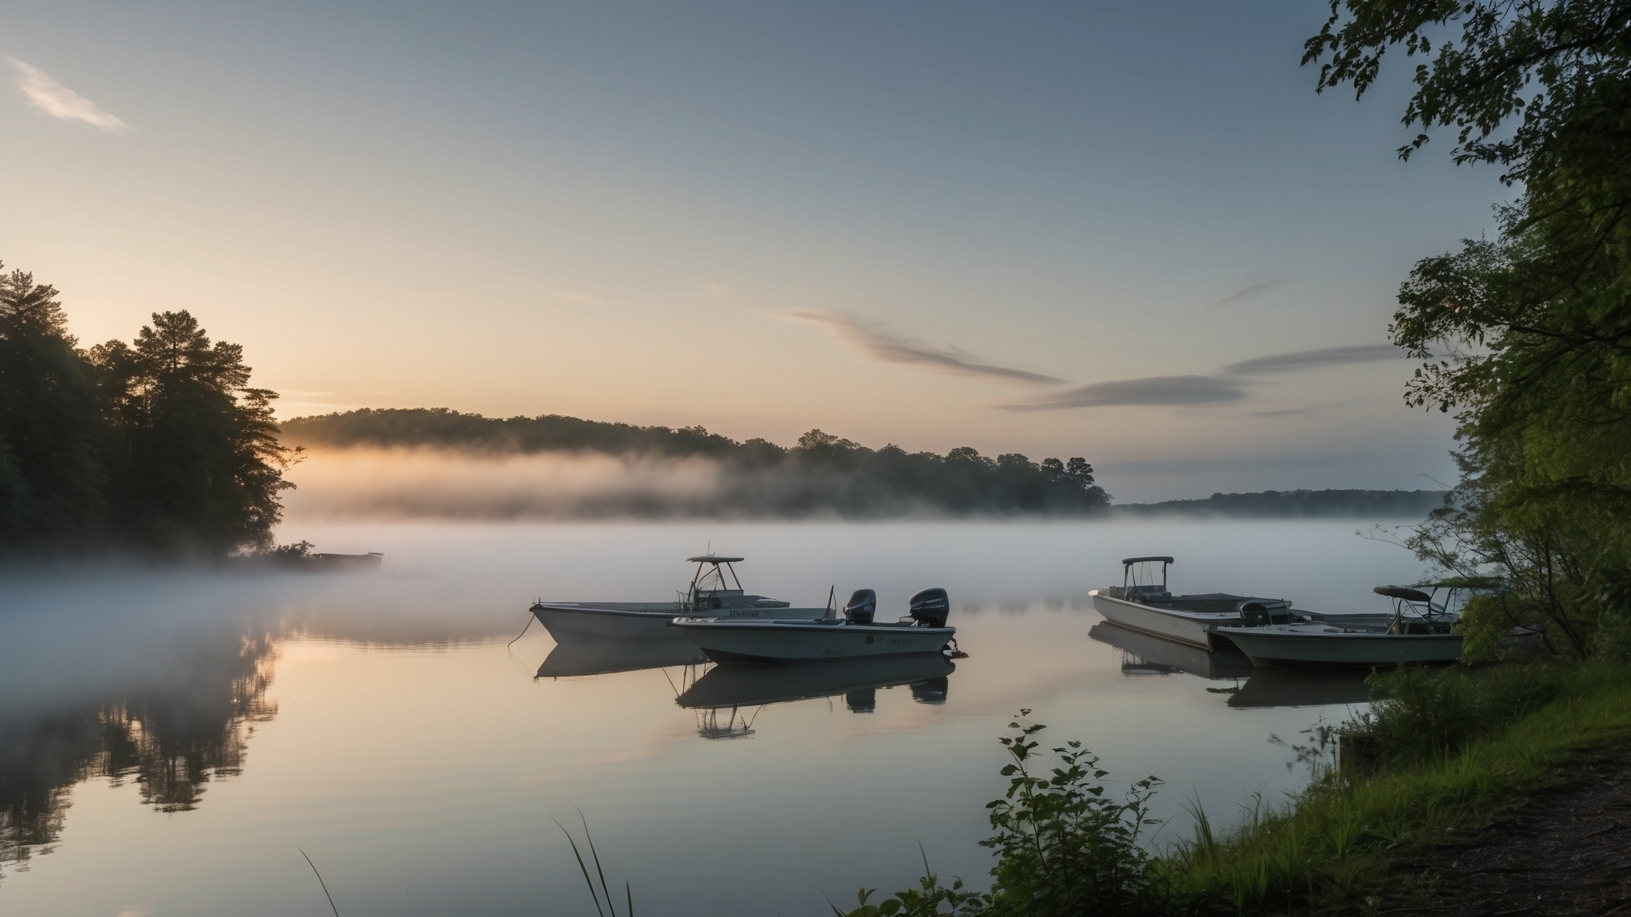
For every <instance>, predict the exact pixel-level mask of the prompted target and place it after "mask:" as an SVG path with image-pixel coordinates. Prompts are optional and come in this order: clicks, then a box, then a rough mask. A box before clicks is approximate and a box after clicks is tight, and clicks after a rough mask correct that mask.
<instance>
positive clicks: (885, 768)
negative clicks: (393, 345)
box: [0, 521, 1421, 917]
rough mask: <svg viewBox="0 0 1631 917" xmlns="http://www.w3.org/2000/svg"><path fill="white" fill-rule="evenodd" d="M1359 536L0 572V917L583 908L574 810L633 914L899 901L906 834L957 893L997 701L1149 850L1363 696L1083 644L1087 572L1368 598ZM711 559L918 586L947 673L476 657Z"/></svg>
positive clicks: (447, 543) (1134, 534) (887, 588)
mask: <svg viewBox="0 0 1631 917" xmlns="http://www.w3.org/2000/svg"><path fill="white" fill-rule="evenodd" d="M1363 528H1368V523H1359V522H1354V521H1318V522H1294V523H1288V522H1193V521H1183V522H1177V521H1163V522H1139V523H1124V522H1114V523H1092V524H1079V523H1073V524H1064V523H1006V524H1004V523H997V524H993V523H967V524H946V523H910V524H870V525H848V524H781V525H775V524H724V523H685V524H670V525H647V524H574V525H533V524H526V525H520V524H518V525H490V524H488V525H430V524H425V525H337V524H327V525H322V526H317V525H304V526H286V527H285V531H283V532H282V533H281V534H282V537H284V538H285V539H299V538H307V539H310V540H311V541H313V542H315V543H317V544H318V545H319V546H320V548H321V549H322V550H329V551H337V552H349V551H368V550H374V551H384V552H386V553H387V555H388V561H387V563H386V565H385V567H384V569H383V570H382V571H381V572H380V573H379V574H377V575H366V574H365V575H349V576H315V575H281V576H268V575H253V576H252V575H223V574H212V575H205V574H181V573H150V572H140V571H132V570H124V571H118V570H94V571H85V570H79V571H71V572H61V571H59V572H56V573H42V572H38V571H19V570H11V571H8V572H6V573H5V574H4V575H3V576H0V913H4V914H7V915H12V917H25V915H94V917H116V915H118V917H138V915H211V917H216V915H221V914H240V915H259V914H268V915H270V914H277V915H303V914H309V915H320V914H325V913H329V909H328V903H327V901H326V900H325V899H324V898H323V893H322V890H321V889H320V888H319V887H318V884H317V880H316V879H315V878H314V876H313V875H312V871H311V868H310V867H309V866H308V865H307V864H306V861H305V860H304V859H303V858H302V856H301V853H300V850H302V849H303V850H304V851H305V853H307V854H309V855H310V857H311V858H312V860H313V861H315V863H316V864H317V866H318V867H319V868H320V869H321V870H322V875H323V878H324V879H325V880H326V881H327V884H328V888H329V890H330V891H331V892H332V893H333V895H334V899H335V902H336V903H337V905H338V907H339V910H340V913H341V914H342V915H345V917H358V915H374V914H391V915H421V914H423V915H431V914H436V915H442V914H452V913H480V914H493V915H512V914H514V915H519V914H548V915H569V914H592V913H594V908H593V906H592V904H591V903H590V900H589V897H588V893H587V892H586V891H585V889H584V886H583V879H582V877H581V876H580V875H579V873H578V867H577V864H576V862H575V861H574V859H573V857H572V853H571V849H570V848H569V847H568V845H567V841H566V838H565V837H564V836H563V835H562V833H561V829H560V828H558V827H557V826H556V825H555V823H554V822H552V821H551V818H552V817H553V818H558V819H560V820H561V821H562V822H563V823H565V824H567V825H568V826H569V827H572V828H573V829H574V830H575V831H576V832H578V833H579V835H580V843H581V828H580V827H579V824H578V814H577V813H578V810H582V812H583V813H584V814H585V815H586V816H587V818H588V820H589V827H590V829H591V830H592V831H593V833H594V838H595V843H596V846H597V847H598V849H599V851H600V856H601V860H602V863H603V864H604V865H605V867H606V869H607V877H608V879H609V880H610V881H612V882H613V883H615V884H617V885H621V884H622V883H623V882H624V881H625V880H627V881H629V882H630V883H632V885H633V890H634V897H635V905H636V909H637V910H638V911H649V912H653V913H657V912H660V913H664V914H670V915H720V914H782V915H786V917H794V915H820V914H830V913H831V911H830V909H829V908H828V905H827V904H826V902H825V901H824V900H823V896H824V895H825V896H827V897H830V898H831V899H832V900H833V901H835V902H840V903H842V902H844V901H849V900H853V895H854V890H855V888H856V887H857V886H860V885H866V886H868V887H881V888H884V889H894V888H901V887H905V886H906V885H907V884H909V883H910V882H911V881H913V879H914V878H915V877H916V876H917V875H918V873H919V871H920V870H921V863H920V854H919V851H918V845H919V843H921V844H922V846H923V849H924V851H925V852H926V853H927V855H928V857H929V860H930V863H931V864H932V865H933V866H934V867H935V868H936V870H938V871H939V872H941V874H942V875H961V876H963V877H965V879H967V880H969V882H970V884H972V885H975V886H978V887H984V886H985V884H986V882H987V879H986V871H987V870H988V869H989V868H990V860H989V857H988V855H987V852H986V851H985V849H984V848H981V847H979V846H978V844H977V842H978V841H979V840H980V839H981V838H983V837H985V836H986V835H987V833H988V831H989V828H988V825H987V822H986V818H985V809H984V804H985V802H986V801H988V800H990V799H992V798H995V797H996V796H998V795H1000V793H1001V792H1002V791H1003V789H1004V788H1005V785H1006V783H1005V781H1004V779H1003V778H1002V777H1001V776H1000V775H999V774H998V769H999V768H1000V767H1001V765H1002V764H1003V760H1004V758H1003V754H1002V748H1001V746H999V745H998V743H997V741H996V740H997V738H998V737H999V736H1001V735H1003V734H1005V733H1006V732H1007V725H1008V723H1009V722H1010V721H1011V719H1012V718H1013V715H1014V714H1015V712H1016V711H1017V710H1018V709H1020V708H1022V707H1026V708H1031V709H1032V710H1033V713H1032V718H1033V719H1035V720H1036V721H1038V722H1043V723H1046V724H1048V727H1049V728H1048V730H1047V731H1046V732H1044V733H1043V735H1044V737H1045V738H1051V739H1053V740H1054V741H1055V743H1063V742H1064V741H1065V740H1066V739H1081V740H1083V741H1084V742H1085V743H1086V744H1087V746H1088V747H1089V748H1090V749H1092V750H1093V751H1094V752H1095V753H1097V754H1098V755H1100V756H1101V758H1102V762H1103V765H1104V767H1105V768H1106V769H1108V770H1109V771H1110V773H1111V784H1112V786H1113V787H1115V788H1116V789H1118V790H1119V789H1120V788H1122V787H1124V786H1125V785H1126V783H1128V782H1130V781H1131V780H1135V779H1137V778H1140V777H1143V776H1145V775H1147V774H1154V775H1156V776H1158V777H1160V778H1161V779H1163V780H1164V781H1165V782H1166V783H1165V786H1164V787H1163V788H1162V790H1161V792H1160V794H1159V795H1158V796H1157V797H1156V807H1157V810H1158V811H1157V813H1156V814H1157V815H1158V816H1161V817H1165V818H1169V819H1171V821H1170V823H1169V824H1168V825H1167V826H1166V827H1165V828H1163V829H1162V833H1161V834H1160V835H1158V836H1157V837H1156V838H1155V844H1156V845H1157V846H1159V845H1160V844H1161V843H1163V841H1164V839H1165V838H1166V837H1169V836H1173V835H1176V834H1181V833H1183V832H1185V831H1187V817H1186V816H1185V815H1184V804H1185V803H1186V802H1194V801H1197V800H1198V801H1199V802H1200V804H1201V805H1203V806H1204V807H1205V808H1206V810H1207V811H1208V812H1209V813H1210V814H1211V815H1212V816H1213V817H1214V819H1217V820H1222V821H1229V820H1231V819H1234V818H1236V817H1238V816H1239V814H1240V812H1241V811H1242V806H1243V805H1246V804H1249V802H1250V799H1251V798H1252V797H1253V796H1254V794H1262V795H1263V796H1264V797H1265V798H1267V799H1277V798H1279V797H1280V795H1281V794H1283V793H1285V792H1287V791H1290V790H1294V789H1296V788H1297V787H1298V786H1299V785H1300V783H1301V781H1303V780H1305V779H1306V773H1305V772H1303V771H1302V770H1301V769H1300V768H1299V767H1296V766H1292V759H1293V755H1292V753H1291V751H1290V750H1288V748H1287V747H1285V745H1283V744H1279V743H1276V742H1275V741H1273V739H1274V737H1280V738H1281V739H1284V740H1288V741H1291V742H1296V741H1298V740H1300V739H1301V738H1302V736H1301V735H1300V732H1301V731H1302V730H1305V729H1308V728H1310V727H1312V726H1313V725H1315V724H1316V723H1318V722H1320V721H1321V720H1323V721H1325V722H1327V723H1334V722H1336V721H1339V720H1341V719H1343V718H1345V717H1346V716H1347V715H1348V714H1349V712H1350V710H1352V709H1353V707H1352V704H1354V703H1358V702H1360V701H1361V700H1362V698H1363V696H1364V691H1363V687H1362V686H1361V685H1358V684H1357V683H1355V682H1354V681H1353V680H1352V679H1341V678H1339V679H1335V680H1332V679H1328V678H1327V679H1313V680H1309V679H1300V678H1295V677H1290V678H1288V677H1286V676H1285V674H1284V673H1269V672H1264V673H1259V674H1258V675H1256V676H1253V677H1251V678H1247V677H1245V676H1246V672H1245V671H1244V670H1243V669H1242V666H1241V662H1240V661H1239V660H1232V661H1231V660H1228V659H1224V660H1217V659H1213V660H1208V659H1207V658H1206V657H1205V656H1204V654H1199V653H1187V652H1186V651H1183V650H1180V649H1178V648H1176V647H1173V646H1171V645H1163V644H1159V643H1151V642H1150V641H1140V640H1137V639H1136V638H1131V637H1116V636H1115V635H1114V634H1111V635H1110V638H1109V639H1110V641H1111V642H1106V640H1105V639H1103V638H1104V637H1105V629H1104V628H1103V627H1102V626H1101V627H1098V628H1095V625H1098V624H1099V623H1100V621H1101V619H1100V618H1099V616H1098V614H1097V613H1096V612H1094V611H1093V610H1092V607H1091V603H1090V602H1089V600H1088V597H1087V591H1088V590H1089V589H1092V588H1096V587H1099V586H1104V585H1110V584H1112V583H1119V581H1120V568H1119V566H1118V563H1117V562H1118V559H1119V558H1120V557H1122V556H1124V555H1132V554H1147V553H1170V554H1174V555H1176V556H1177V558H1178V562H1177V563H1176V564H1175V565H1174V566H1173V568H1172V582H1173V587H1174V591H1187V592H1210V591H1233V592H1252V593H1256V594H1263V595H1275V596H1283V597H1287V598H1291V599H1293V600H1295V601H1296V603H1297V604H1298V606H1299V607H1305V608H1313V609H1319V610H1328V611H1342V610H1350V611H1380V610H1385V606H1383V605H1382V603H1383V600H1382V599H1379V598H1377V597H1375V596H1372V595H1371V594H1370V587H1372V586H1374V585H1377V584H1379V583H1386V582H1405V581H1410V580H1413V579H1415V578H1417V577H1418V576H1420V574H1421V568H1420V565H1419V564H1418V563H1417V562H1415V561H1414V560H1413V559H1412V558H1411V557H1410V556H1409V554H1408V553H1406V552H1405V551H1403V550H1402V549H1400V548H1398V547H1396V546H1392V545H1388V544H1385V543H1381V542H1377V541H1373V540H1366V539H1364V538H1360V537H1357V536H1356V534H1355V530H1356V529H1363ZM710 546H711V547H712V549H713V550H714V551H716V552H720V553H733V554H742V555H745V556H746V557H747V561H746V562H745V563H743V564H740V565H738V571H739V572H740V574H741V575H742V578H743V581H744V585H745V586H747V588H748V589H749V591H752V592H760V593H764V594H768V595H774V596H777V597H779V598H783V599H787V600H790V601H792V602H794V603H795V604H801V605H821V604H824V603H825V601H826V598H827V594H828V589H829V587H836V589H837V591H838V594H839V597H840V599H842V598H843V597H844V596H846V595H848V593H849V591H850V590H853V589H856V588H859V587H869V588H874V589H876V590H877V591H878V596H879V614H880V617H887V616H888V615H893V614H895V613H896V612H899V613H904V611H905V605H906V598H907V596H908V595H910V594H911V593H912V592H914V591H916V590H918V589H922V588H925V587H928V586H944V587H945V588H947V589H948V590H950V592H951V596H952V607H953V611H952V618H951V623H952V624H954V625H956V626H957V628H958V642H959V643H960V644H961V646H962V648H963V649H964V650H966V651H967V652H968V653H969V657H968V658H966V659H961V660H958V661H957V662H956V665H955V669H954V670H952V671H947V670H946V669H947V668H948V667H944V666H937V665H936V664H935V661H934V660H932V659H931V660H923V659H919V660H916V661H912V660H907V661H906V662H904V663H900V664H897V665H889V664H883V665H871V666H868V667H864V668H862V669H858V670H842V669H838V670H832V671H825V670H823V671H818V672H814V673H811V672H805V673H801V674H789V673H786V672H779V673H778V672H776V671H775V670H771V671H769V672H759V673H745V674H744V673H739V672H732V671H730V670H725V671H716V670H714V668H713V667H711V666H707V665H699V664H693V663H691V662H690V661H689V659H688V658H687V657H688V656H689V654H688V653H686V652H684V650H683V648H681V649H680V650H679V651H677V652H670V651H669V650H652V649H649V648H647V649H645V650H643V651H640V652H632V651H631V652H628V653H619V652H616V651H602V652H599V653H594V654H586V653H582V652H572V651H570V648H561V649H557V647H556V646H555V644H554V642H553V641H552V640H551V639H550V637H549V636H548V634H547V633H545V632H544V631H543V630H542V628H540V627H538V626H537V625H536V624H534V625H533V626H532V627H531V628H530V629H529V630H528V631H527V632H526V634H525V635H524V636H522V637H521V638H520V639H519V640H516V641H515V642H514V643H513V645H510V646H506V643H507V642H508V641H509V640H510V639H511V638H512V637H514V635H515V634H516V633H517V632H518V631H520V630H521V629H522V625H523V624H524V623H525V621H526V618H527V615H526V608H527V605H528V604H529V603H530V602H531V601H532V600H533V599H534V598H536V597H539V596H543V597H545V598H555V599H583V600H615V599H625V600H652V601H661V600H665V599H668V598H669V597H671V596H672V595H673V593H674V592H675V591H676V590H678V589H681V588H683V587H684V585H685V584H686V582H687V581H688V578H689V574H690V567H688V566H687V565H685V564H684V563H682V560H683V558H684V557H686V556H688V555H691V554H698V553H702V552H703V551H704V550H706V549H708V548H709V547H710ZM1118 644H1119V645H1118ZM644 666H653V667H644ZM1208 666H1210V667H1211V669H1212V671H1211V672H1208V671H1207V667H1208ZM541 668H542V669H543V672H544V677H539V672H540V669H541ZM609 670H618V671H609ZM1186 670H1187V671H1186ZM594 672H599V674H583V673H594ZM1193 673H1200V674H1193ZM1208 674H1210V675H1212V676H1215V677H1206V676H1207V675H1208ZM557 675H558V676H559V677H554V676H557ZM1276 675H1278V676H1279V677H1275V676H1276ZM687 692H689V693H687ZM682 695H683V696H682ZM682 700H684V701H685V702H686V704H688V705H689V706H688V705H682V703H681V701H682ZM715 705H717V706H715Z"/></svg>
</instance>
